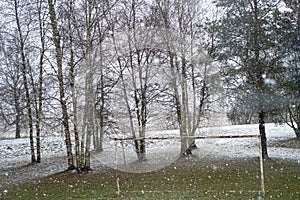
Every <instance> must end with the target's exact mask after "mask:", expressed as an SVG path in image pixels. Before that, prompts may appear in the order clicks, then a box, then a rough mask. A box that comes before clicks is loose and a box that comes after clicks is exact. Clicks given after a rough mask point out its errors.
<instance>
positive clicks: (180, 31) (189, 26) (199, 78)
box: [156, 1, 211, 155]
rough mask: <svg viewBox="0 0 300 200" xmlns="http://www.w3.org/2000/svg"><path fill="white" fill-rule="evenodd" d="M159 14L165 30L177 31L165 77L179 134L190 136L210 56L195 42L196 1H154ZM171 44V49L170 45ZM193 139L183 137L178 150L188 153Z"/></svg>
mask: <svg viewBox="0 0 300 200" xmlns="http://www.w3.org/2000/svg"><path fill="white" fill-rule="evenodd" d="M156 3H157V5H156V6H157V8H158V10H159V14H160V16H161V18H162V21H163V25H162V26H163V28H165V29H166V30H172V29H175V30H176V31H177V35H176V36H175V38H176V39H175V38H170V35H166V36H165V38H166V40H168V41H174V40H175V41H176V42H177V43H176V45H174V43H173V44H172V43H170V45H169V46H168V49H167V52H168V56H169V69H168V70H167V71H168V73H169V74H170V76H169V80H170V85H171V88H172V90H173V98H174V103H175V108H176V114H177V122H178V126H179V129H180V136H182V137H186V136H193V135H194V134H195V132H196V130H197V128H198V127H199V125H200V121H201V116H202V115H203V111H204V108H205V104H207V103H208V98H209V90H208V89H209V81H208V80H209V74H211V70H210V60H209V58H208V56H206V55H205V54H204V50H203V49H201V46H200V45H201V44H199V36H201V35H200V33H199V31H200V28H199V27H200V26H201V21H199V19H201V18H199V16H198V13H199V12H200V11H201V10H198V9H199V5H200V4H199V2H198V1H189V2H182V1H175V2H172V3H170V2H169V1H156ZM174 48H175V49H174ZM193 146H194V147H195V142H194V141H193V140H189V139H186V138H183V139H182V141H181V153H182V154H183V155H188V154H190V153H191V148H192V147H193Z"/></svg>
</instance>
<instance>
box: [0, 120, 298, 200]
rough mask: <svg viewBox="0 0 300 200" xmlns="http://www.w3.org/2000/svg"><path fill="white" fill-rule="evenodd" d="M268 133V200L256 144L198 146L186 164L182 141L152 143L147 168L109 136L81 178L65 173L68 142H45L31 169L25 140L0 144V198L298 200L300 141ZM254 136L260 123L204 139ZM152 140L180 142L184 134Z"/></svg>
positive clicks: (271, 128) (271, 129) (273, 130)
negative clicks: (176, 138)
mask: <svg viewBox="0 0 300 200" xmlns="http://www.w3.org/2000/svg"><path fill="white" fill-rule="evenodd" d="M266 128H267V133H268V146H269V148H268V150H269V155H270V158H271V159H269V160H266V161H265V162H264V169H265V176H264V177H265V191H266V194H265V197H264V198H263V197H262V194H261V188H260V181H261V179H260V168H259V167H260V165H259V159H258V155H259V149H258V141H257V138H249V139H247V138H243V139H207V140H197V146H198V148H197V149H195V150H194V151H193V156H191V157H187V158H185V157H179V156H178V155H179V154H178V150H179V148H178V147H180V143H179V141H176V140H164V141H148V142H147V147H148V149H147V161H146V162H143V163H138V162H137V161H136V155H135V153H134V151H133V148H132V145H130V142H129V141H128V142H125V144H124V148H123V146H122V145H121V144H120V143H118V152H115V150H114V148H113V147H114V141H113V140H110V139H109V138H107V139H106V142H105V149H104V151H103V152H102V153H93V154H92V168H93V171H90V172H89V173H81V174H78V173H76V172H65V171H64V170H65V169H66V167H67V166H66V158H65V157H64V144H63V138H60V137H45V138H43V145H44V146H43V148H44V151H43V160H42V163H40V164H36V165H30V164H28V162H29V161H28V160H29V143H28V141H27V140H28V139H27V138H23V139H19V140H13V139H9V140H0V152H1V153H0V170H1V171H0V199H24V200H25V199H26V200H27V199H62V200H65V199H253V200H256V199H291V200H295V199H296V200H297V199H300V190H299V186H300V141H299V140H295V139H293V138H294V134H293V132H292V131H291V130H290V129H288V127H286V126H275V125H273V124H267V127H266ZM256 132H257V125H242V126H228V127H213V128H206V129H202V130H200V131H199V132H198V134H199V135H243V134H244V135H245V134H255V133H256ZM148 134H149V136H158V137H159V136H176V135H177V134H178V131H176V130H174V131H165V132H149V133H148ZM123 153H124V154H123ZM114 154H115V155H118V165H116V163H115V159H114ZM123 155H125V156H126V161H127V163H126V165H125V163H124V162H123V161H124V160H123ZM116 167H118V169H119V170H120V171H118V173H116V172H117V171H116ZM116 176H118V178H119V180H120V191H121V192H120V193H119V194H118V193H117V184H116V180H117V177H116Z"/></svg>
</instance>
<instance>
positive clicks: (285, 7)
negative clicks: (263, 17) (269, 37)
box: [278, 1, 293, 13]
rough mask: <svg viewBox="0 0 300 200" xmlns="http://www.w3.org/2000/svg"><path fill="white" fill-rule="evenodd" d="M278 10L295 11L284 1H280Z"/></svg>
mask: <svg viewBox="0 0 300 200" xmlns="http://www.w3.org/2000/svg"><path fill="white" fill-rule="evenodd" d="M278 10H279V12H281V13H285V12H293V10H292V9H291V8H289V7H287V5H286V4H285V2H284V1H280V2H279V4H278Z"/></svg>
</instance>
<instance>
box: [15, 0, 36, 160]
mask: <svg viewBox="0 0 300 200" xmlns="http://www.w3.org/2000/svg"><path fill="white" fill-rule="evenodd" d="M14 6H15V17H16V22H17V28H18V34H19V42H20V44H19V45H20V54H21V66H22V76H23V84H24V88H25V95H26V96H25V97H26V108H27V112H28V125H29V139H30V151H31V162H32V163H35V162H36V158H35V150H34V140H33V119H32V110H31V99H30V93H29V87H28V81H27V67H26V57H25V44H24V39H23V33H22V29H21V23H20V19H19V12H18V9H19V5H18V1H17V0H15V1H14Z"/></svg>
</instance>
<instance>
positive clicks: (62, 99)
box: [48, 0, 75, 170]
mask: <svg viewBox="0 0 300 200" xmlns="http://www.w3.org/2000/svg"><path fill="white" fill-rule="evenodd" d="M48 9H49V15H50V20H51V27H52V34H53V41H54V45H55V52H56V54H55V56H56V62H57V78H58V83H59V95H60V104H61V109H62V116H63V119H62V120H63V126H64V134H65V143H66V148H67V157H68V169H69V170H73V169H74V168H75V166H74V160H73V153H72V143H71V134H70V128H69V116H68V109H67V103H66V99H65V89H64V80H63V71H62V52H61V46H60V35H59V32H58V27H57V22H56V13H55V8H54V4H53V0H48Z"/></svg>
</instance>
